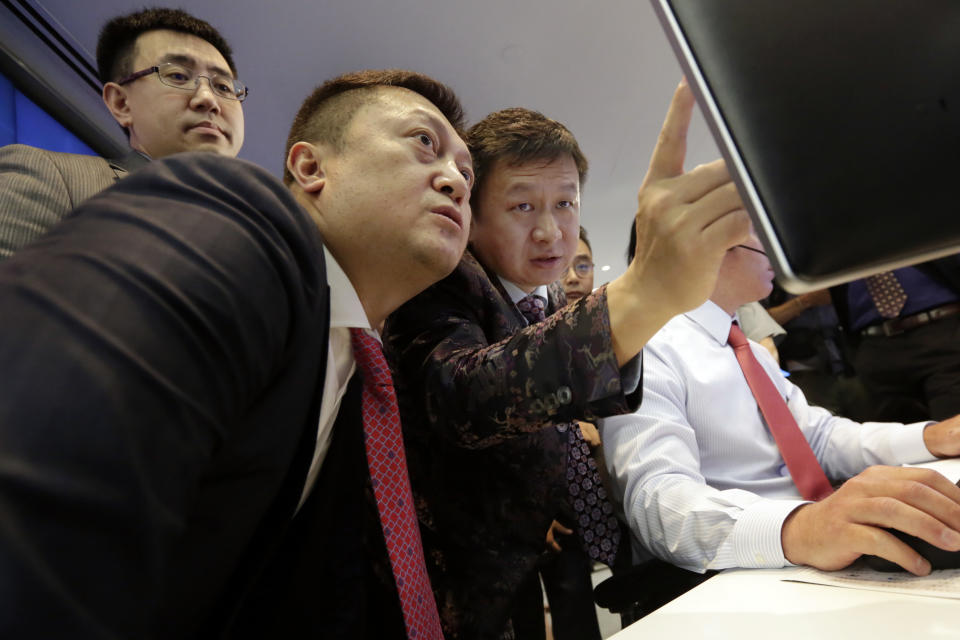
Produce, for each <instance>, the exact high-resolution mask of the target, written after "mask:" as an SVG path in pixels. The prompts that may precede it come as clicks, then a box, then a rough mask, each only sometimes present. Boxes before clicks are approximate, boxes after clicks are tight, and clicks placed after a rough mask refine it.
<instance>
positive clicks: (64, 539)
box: [0, 71, 472, 639]
mask: <svg viewBox="0 0 960 640" xmlns="http://www.w3.org/2000/svg"><path fill="white" fill-rule="evenodd" d="M461 118H462V112H461V109H460V106H459V103H458V102H457V99H456V97H455V96H454V95H453V93H452V92H451V91H450V90H449V89H448V88H447V87H445V86H444V85H442V84H440V83H437V82H436V81H433V80H432V79H430V78H427V77H425V76H422V75H419V74H415V73H412V72H403V71H391V72H361V73H357V74H348V75H346V76H342V77H340V78H337V79H334V80H332V81H330V82H328V83H326V84H324V85H322V86H321V87H319V88H318V89H317V90H316V91H315V92H314V93H313V94H312V95H311V96H310V97H309V98H308V99H307V101H306V102H305V103H304V105H303V106H302V108H301V110H300V112H299V114H298V116H297V119H296V121H295V122H294V125H293V128H292V130H291V134H290V139H289V141H288V145H287V147H288V149H289V153H288V159H287V165H286V168H287V182H288V184H289V185H290V190H288V189H285V188H284V186H283V185H281V184H280V183H279V182H278V181H276V180H275V179H274V178H272V177H271V176H270V175H268V174H267V173H266V172H265V171H263V170H262V169H259V168H257V167H255V166H253V165H251V164H249V163H245V162H242V161H239V160H233V159H225V158H220V157H217V156H215V155H213V154H195V153H192V154H176V155H174V156H171V157H169V158H166V159H163V160H160V161H157V162H154V163H151V164H150V165H149V166H148V167H145V168H144V169H143V170H141V171H138V172H137V173H136V174H134V175H131V176H130V177H128V178H126V179H124V180H123V181H121V182H119V183H118V184H116V185H114V186H113V187H111V188H109V189H107V190H106V191H104V192H103V193H102V194H100V195H98V196H95V197H93V198H91V199H90V200H89V201H87V202H86V203H85V204H83V205H82V206H81V207H80V208H79V209H78V215H75V216H71V217H69V218H68V219H67V220H65V221H64V222H63V223H62V224H61V225H58V226H57V227H56V229H54V230H52V231H51V232H50V233H49V234H48V235H47V237H46V238H45V239H44V241H43V242H39V243H35V244H33V245H31V246H30V247H26V248H24V249H23V250H22V251H20V252H18V253H17V254H15V255H14V256H12V257H11V258H10V259H8V260H6V261H4V262H3V263H2V264H0V308H2V309H3V313H2V314H0V366H2V367H3V371H4V380H5V382H4V385H3V392H2V393H0V441H2V442H3V443H4V446H3V447H2V448H0V504H2V505H3V518H2V524H0V567H2V571H0V592H2V593H3V594H4V595H5V596H6V603H7V605H6V607H5V608H3V609H2V610H0V635H2V636H4V637H38V638H39V637H72V638H101V637H102V638H106V637H123V638H152V637H158V638H160V637H162V638H174V637H175V638H190V637H202V638H215V637H230V638H235V637H257V638H264V637H294V636H295V635H298V634H299V635H303V636H305V637H317V638H319V637H323V638H358V637H369V638H404V637H406V636H407V633H406V631H405V625H406V626H410V624H411V622H410V620H409V619H408V617H407V611H408V609H407V605H408V601H407V600H405V601H404V602H403V603H402V607H401V603H400V602H399V598H398V594H397V591H398V588H397V584H398V583H396V582H395V580H394V577H393V574H392V563H393V560H392V556H391V560H390V562H389V563H388V562H387V561H386V554H387V549H386V548H385V543H384V536H385V533H384V531H382V530H381V525H380V522H379V517H378V510H379V509H380V508H381V506H382V505H381V504H380V503H379V502H376V503H374V502H373V501H372V500H368V499H366V497H365V496H367V492H368V490H369V488H370V487H369V477H368V473H367V457H375V456H377V455H380V453H381V451H382V450H381V449H379V448H378V445H375V444H374V445H371V444H369V443H365V442H364V435H363V434H364V430H363V427H362V426H361V424H360V413H361V407H360V396H361V391H360V386H361V385H360V381H359V380H358V379H357V376H354V375H353V373H354V371H355V369H356V367H355V362H356V361H355V358H354V355H353V351H354V349H356V348H357V346H356V344H357V343H356V342H354V340H353V339H354V337H355V336H357V337H359V338H360V340H361V341H365V342H367V343H369V341H370V333H371V330H370V328H371V327H376V326H378V325H379V324H380V323H381V322H382V321H383V319H384V317H385V316H386V315H387V314H388V313H389V312H390V311H391V310H392V309H393V308H395V307H396V306H398V305H399V304H400V303H401V302H402V301H404V300H405V299H408V298H410V297H412V296H413V295H415V294H416V293H417V292H419V291H421V290H422V289H424V288H425V287H426V286H428V285H429V284H430V283H432V282H435V281H437V280H439V279H440V278H442V277H443V276H444V275H446V274H448V273H449V272H450V271H451V270H452V269H453V268H454V267H455V265H456V263H457V261H458V259H459V258H460V255H461V254H462V252H463V249H464V247H465V246H466V241H467V230H468V228H469V224H470V208H469V189H470V181H471V180H472V167H471V161H470V156H469V151H468V149H467V147H466V145H465V143H464V142H463V141H462V140H461V138H460V137H459V135H458V133H457V128H456V125H458V124H459V121H460V119H461ZM451 123H453V124H451ZM291 192H292V193H291ZM371 246H373V247H376V248H377V250H376V251H370V247H371ZM377 348H378V347H377ZM385 369H386V366H385V364H384V365H383V368H382V370H385ZM365 372H366V370H365ZM362 377H364V378H366V373H364V374H363V376H362ZM368 382H369V380H364V385H363V387H364V394H366V393H367V387H368V385H367V383H368ZM384 393H385V392H384ZM364 402H366V400H364ZM365 406H366V405H365ZM364 424H366V418H364ZM397 430H398V431H399V427H397ZM375 435H379V434H376V433H375ZM401 451H402V449H401ZM383 453H386V451H383ZM405 478H406V470H405V468H402V465H398V467H397V471H396V473H395V475H394V477H393V478H392V479H393V480H397V481H399V482H400V483H401V484H402V483H403V482H405ZM388 479H389V478H388ZM406 491H407V495H408V496H409V487H408V485H407V490H406ZM377 500H378V501H379V498H377ZM407 504H408V505H409V504H410V501H409V499H408V500H407ZM409 523H410V524H411V525H412V527H410V528H408V530H411V531H414V532H416V520H415V516H414V515H413V513H412V508H411V509H410V516H409ZM386 535H387V536H388V537H389V536H390V535H391V533H390V532H387V533H386ZM408 553H409V554H410V555H409V556H408V557H409V558H410V559H411V560H410V562H414V563H417V562H419V567H420V568H421V571H422V569H423V561H422V551H421V549H420V543H419V540H412V541H411V542H410V543H409V551H408ZM393 570H395V569H393ZM405 584H406V583H404V584H401V585H400V590H401V592H402V591H403V589H404V588H405ZM425 593H426V594H427V595H426V600H425V601H426V602H427V603H429V604H430V605H431V606H432V604H433V601H432V599H431V598H430V597H429V587H428V586H427V588H426V590H425ZM432 611H433V620H434V624H433V630H434V631H435V633H431V632H430V626H429V621H428V623H427V624H426V625H425V626H424V627H421V629H425V630H424V631H421V633H420V634H419V636H418V637H421V638H434V639H436V638H439V637H440V636H439V621H438V620H437V618H436V611H435V609H433V610H432ZM425 613H426V614H428V615H429V613H430V612H429V610H427V611H426V612H425Z"/></svg>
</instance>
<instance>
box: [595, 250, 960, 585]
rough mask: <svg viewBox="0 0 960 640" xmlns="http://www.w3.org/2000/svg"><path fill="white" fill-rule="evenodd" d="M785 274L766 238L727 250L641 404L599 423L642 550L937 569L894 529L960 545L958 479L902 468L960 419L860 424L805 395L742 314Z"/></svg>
mask: <svg viewBox="0 0 960 640" xmlns="http://www.w3.org/2000/svg"><path fill="white" fill-rule="evenodd" d="M632 246H633V244H632V242H631V244H630V247H632ZM772 280H773V270H772V269H771V267H770V262H769V260H768V259H767V256H766V254H765V253H764V251H763V249H762V248H761V245H760V241H759V239H758V238H757V236H756V235H751V237H750V238H749V240H747V241H746V242H743V243H742V244H738V245H737V246H735V247H733V248H732V249H730V250H729V251H728V252H727V255H726V256H725V257H724V259H723V262H722V265H721V267H720V275H719V277H718V279H717V285H716V288H715V289H714V291H713V293H712V294H711V296H710V299H709V300H707V302H705V303H704V304H703V305H701V306H700V307H698V308H696V309H693V310H691V311H689V312H687V313H684V314H681V315H678V316H677V317H675V318H673V319H672V320H671V321H670V322H668V323H667V324H666V325H665V326H664V327H663V329H661V330H660V331H659V332H658V333H657V334H656V335H655V336H653V337H652V338H651V339H650V341H649V342H648V343H647V345H646V346H645V347H644V349H643V361H644V380H643V404H642V405H641V406H640V408H639V409H638V410H637V411H636V413H634V414H628V415H621V416H614V417H610V418H606V419H604V420H602V421H601V424H600V433H601V435H602V436H603V450H604V454H605V458H606V464H607V468H608V470H609V471H610V477H611V480H612V482H613V485H614V491H615V492H616V494H617V495H618V497H619V498H620V499H621V501H622V504H623V508H624V511H625V513H626V517H627V521H628V524H629V526H630V529H631V531H632V533H633V538H634V543H635V544H634V547H633V549H634V558H635V560H639V559H640V558H642V557H644V556H647V557H649V555H648V554H649V553H652V554H653V555H655V556H657V557H658V558H660V559H662V560H666V561H668V562H671V563H673V564H676V565H678V566H680V567H683V568H685V569H689V570H691V571H695V572H698V573H704V572H707V571H710V570H719V569H725V568H730V567H748V568H764V567H767V568H772V567H782V566H787V565H789V564H803V565H811V566H813V567H816V568H819V569H824V570H836V569H842V568H844V567H846V566H848V565H849V564H851V563H852V562H853V561H855V560H856V559H857V558H859V557H860V556H861V555H874V556H880V557H882V558H885V559H886V560H888V561H891V562H894V563H896V564H898V565H900V566H901V567H903V568H904V569H906V570H908V571H910V572H912V573H915V574H917V575H925V574H927V573H929V572H930V570H931V564H930V562H928V561H927V559H925V558H924V557H921V556H920V555H919V554H918V553H917V552H916V551H915V550H913V549H912V548H910V547H908V546H907V544H905V543H904V542H902V541H901V540H899V539H898V538H897V537H895V536H894V535H892V534H890V533H888V532H886V531H884V529H885V528H894V529H897V530H899V531H902V532H905V533H907V534H910V535H913V536H916V537H919V538H922V539H924V540H925V541H927V542H929V543H930V544H933V545H935V546H937V547H940V548H941V549H945V550H948V551H956V550H960V488H957V487H956V486H955V485H954V484H953V483H951V482H950V481H949V480H948V479H947V478H946V477H944V476H942V475H940V474H939V473H936V472H935V471H932V470H930V469H921V468H905V467H901V466H898V465H901V464H905V463H919V462H925V461H929V460H933V459H934V457H942V458H944V457H954V456H957V455H960V417H957V416H954V417H952V418H949V419H947V420H944V421H943V422H918V423H914V424H909V425H903V424H899V423H879V422H866V423H863V424H860V423H857V422H854V421H852V420H848V419H846V418H842V417H840V416H834V415H832V414H831V413H830V412H828V411H827V410H825V409H822V408H820V407H816V406H812V405H810V404H808V402H807V400H806V398H805V397H804V395H803V392H802V391H801V390H800V389H799V388H798V387H796V386H794V385H793V384H791V383H790V382H789V381H788V380H787V379H786V378H785V377H784V376H783V375H782V374H781V372H780V368H779V366H778V364H777V362H776V361H775V360H774V359H773V357H772V356H771V355H770V353H769V352H768V351H767V350H766V349H764V348H763V347H762V346H761V345H760V344H758V343H756V342H753V341H751V340H748V339H747V338H746V337H745V336H744V333H743V330H742V329H741V328H740V327H739V326H738V323H737V318H736V315H735V313H736V310H737V308H738V307H740V306H741V305H743V304H745V303H747V302H752V301H755V300H759V299H761V298H764V297H766V296H767V295H769V293H770V290H771V288H772ZM881 465H891V466H881ZM840 482H843V484H842V485H841V486H839V487H838V488H836V489H834V488H833V486H834V485H836V484H838V483H840Z"/></svg>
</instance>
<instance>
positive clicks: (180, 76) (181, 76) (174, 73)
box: [117, 62, 250, 102]
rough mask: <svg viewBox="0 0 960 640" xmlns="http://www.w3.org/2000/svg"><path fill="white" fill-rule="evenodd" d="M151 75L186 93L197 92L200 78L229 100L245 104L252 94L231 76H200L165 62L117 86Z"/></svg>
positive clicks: (187, 69)
mask: <svg viewBox="0 0 960 640" xmlns="http://www.w3.org/2000/svg"><path fill="white" fill-rule="evenodd" d="M151 73H156V74H157V78H159V79H160V82H162V83H163V84H165V85H167V86H168V87H173V88H174V89H183V90H184V91H196V89H197V87H199V86H200V78H206V79H207V83H208V84H209V85H210V90H211V91H213V93H214V94H216V95H218V96H220V97H221V98H226V99H227V100H239V101H240V102H243V101H244V100H246V99H247V95H248V94H249V93H250V89H248V88H247V86H246V85H245V84H243V83H242V82H240V81H239V80H236V79H234V78H231V77H230V76H225V75H222V74H219V73H215V74H213V75H210V76H205V75H200V74H198V73H196V72H194V70H193V69H191V68H190V67H185V66H183V65H180V64H174V63H173V62H164V63H162V64H158V65H157V66H155V67H150V68H149V69H144V70H143V71H137V72H136V73H132V74H130V75H129V76H127V77H126V78H124V79H123V80H120V81H119V82H118V83H117V84H119V85H124V84H127V83H129V82H133V81H134V80H136V79H138V78H142V77H144V76H148V75H150V74H151Z"/></svg>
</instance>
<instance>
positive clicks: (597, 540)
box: [517, 294, 620, 567]
mask: <svg viewBox="0 0 960 640" xmlns="http://www.w3.org/2000/svg"><path fill="white" fill-rule="evenodd" d="M545 306H546V305H545V304H544V301H543V298H541V297H540V296H538V295H534V294H530V295H528V296H526V297H525V298H522V299H521V300H519V301H518V302H517V308H518V309H519V310H520V313H522V314H523V317H524V318H526V319H527V322H529V323H530V324H536V323H537V322H542V321H543V320H545V319H546V315H545V313H544V309H545ZM557 430H558V431H561V432H563V431H564V430H565V431H566V432H567V488H568V489H569V491H570V502H571V504H572V505H573V510H574V511H575V512H576V516H577V533H578V534H579V535H580V540H581V541H582V542H583V548H584V550H585V551H586V552H587V554H588V555H589V556H590V557H591V558H593V559H594V560H599V561H600V562H603V563H604V564H606V565H607V566H610V567H612V566H613V559H614V557H615V556H616V555H617V547H618V546H619V544H620V526H619V525H618V524H617V518H616V516H615V515H614V511H613V505H612V504H610V500H608V499H607V491H606V489H604V487H603V481H602V480H601V478H600V471H599V470H598V469H597V463H596V462H595V461H594V460H593V455H591V453H590V445H588V444H587V442H586V441H585V440H584V439H583V433H581V432H580V428H579V427H578V426H576V425H575V424H574V425H569V424H563V425H557Z"/></svg>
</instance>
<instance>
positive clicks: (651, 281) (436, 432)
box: [385, 83, 748, 638]
mask: <svg viewBox="0 0 960 640" xmlns="http://www.w3.org/2000/svg"><path fill="white" fill-rule="evenodd" d="M692 108H693V96H692V94H691V93H690V90H689V88H688V87H687V86H686V84H685V83H684V84H682V85H681V86H680V87H679V88H678V90H677V93H676V95H675V96H674V101H673V103H672V104H671V108H670V111H669V113H668V116H667V120H666V122H665V124H664V129H663V132H662V134H661V139H660V142H659V143H658V146H657V149H656V150H655V152H654V155H653V159H652V161H651V166H650V171H649V173H648V175H647V178H646V180H645V182H644V184H643V186H642V187H641V191H640V203H639V206H640V208H639V212H638V214H637V224H638V225H640V226H641V227H642V233H641V234H640V237H641V238H643V239H644V245H643V246H641V247H639V256H640V257H639V258H638V259H637V260H635V261H634V262H632V263H631V264H630V265H629V267H628V270H627V273H626V274H624V275H623V276H621V277H620V278H617V279H616V280H614V281H613V282H611V283H610V284H609V285H607V286H604V287H600V288H599V289H598V290H597V291H596V292H594V293H592V294H590V295H588V296H586V297H584V298H583V299H581V300H580V301H579V302H577V303H575V304H573V305H571V306H569V307H566V308H562V307H563V306H564V303H565V300H564V296H563V293H562V290H561V289H560V287H559V285H558V284H556V282H555V281H556V280H558V279H559V278H560V277H561V276H562V275H563V272H564V271H565V270H566V268H567V266H568V265H569V263H570V260H571V259H572V257H573V251H574V248H575V247H576V243H577V237H578V227H579V219H580V215H579V203H580V187H581V184H582V182H583V178H584V176H585V173H586V160H585V159H584V158H583V154H582V153H581V152H580V150H579V147H578V146H577V143H576V140H575V139H574V138H573V136H572V134H571V133H570V132H569V131H568V130H567V129H566V128H565V127H564V126H563V125H561V124H560V123H558V122H556V121H553V120H550V119H549V118H546V117H544V116H543V115H541V114H539V113H536V112H532V111H529V110H526V109H507V110H504V111H501V112H497V113H494V114H491V115H490V116H488V117H487V118H485V119H484V120H483V121H481V122H480V123H478V124H476V125H474V127H472V128H471V130H470V131H469V132H468V136H467V140H468V143H469V144H470V146H471V152H472V153H473V156H474V165H475V167H476V176H477V179H476V182H475V185H474V189H473V208H474V211H475V216H474V226H473V228H472V229H471V243H470V251H468V252H467V253H466V254H465V255H464V257H463V260H461V262H460V264H459V265H458V267H457V269H456V270H455V271H454V272H453V273H452V274H451V275H450V276H449V277H447V278H446V279H444V280H443V281H441V282H439V283H438V284H436V285H434V286H432V287H430V288H429V289H427V290H426V291H425V292H424V293H422V294H421V295H419V296H417V297H416V298H414V299H413V300H411V301H410V302H409V303H407V304H405V305H403V306H402V307H401V308H400V309H399V310H397V311H396V312H395V313H394V314H393V315H392V316H391V317H390V318H389V319H388V321H387V325H386V329H385V345H386V350H387V355H388V359H389V360H390V361H391V366H392V367H393V370H394V373H395V379H396V380H397V389H398V397H399V400H400V410H401V414H402V415H403V425H404V430H405V431H404V436H405V442H406V443H407V449H408V457H409V461H410V469H411V480H412V483H413V487H414V494H415V496H416V499H417V507H418V512H419V516H420V521H421V530H422V535H423V540H424V547H425V551H426V554H427V559H428V569H430V571H431V580H432V582H433V586H434V590H435V593H436V595H437V600H438V605H439V607H440V614H441V618H442V619H443V623H444V631H445V633H446V634H447V638H489V637H499V636H506V637H511V636H512V630H511V624H510V621H509V620H508V618H509V611H510V608H511V605H512V603H513V602H512V601H513V599H514V597H515V594H516V590H517V588H518V586H519V585H520V583H521V582H522V581H523V580H524V579H525V578H526V577H527V576H528V575H530V574H531V573H532V571H533V568H534V563H535V561H536V559H537V557H538V556H539V555H540V554H541V552H542V551H543V548H544V539H545V536H546V533H547V529H548V527H549V526H550V523H551V521H552V519H553V517H554V516H555V515H556V514H557V513H559V512H560V511H561V509H560V505H561V504H562V503H563V501H564V500H566V499H567V495H568V487H567V482H566V477H565V473H566V470H567V454H568V438H569V437H570V429H569V428H568V427H567V425H568V423H570V422H572V421H573V420H575V419H586V420H595V419H597V418H599V417H601V416H606V415H611V414H617V413H624V412H626V411H629V410H631V409H633V408H636V406H637V404H638V402H639V399H640V392H641V389H640V386H639V384H638V383H639V374H640V370H639V363H638V362H636V361H634V358H635V356H636V355H637V353H638V352H639V351H640V350H641V348H642V347H643V344H644V342H645V341H646V339H647V338H648V337H649V336H650V335H652V334H653V333H654V332H655V331H656V330H657V329H658V328H659V327H660V326H661V325H662V324H663V323H664V322H665V321H666V320H667V319H668V318H670V317H671V316H673V315H675V314H676V313H678V312H680V311H681V310H684V309H687V308H689V307H690V306H695V305H696V304H699V303H700V302H702V301H703V300H704V299H705V298H706V296H707V295H709V292H710V291H711V290H712V288H713V284H714V281H715V279H716V273H717V268H718V266H719V264H720V261H721V260H722V258H723V255H724V253H725V251H726V249H727V248H728V247H730V246H733V245H734V244H737V243H738V242H740V241H741V240H742V239H744V238H746V235H747V232H748V231H747V230H748V224H747V219H746V215H745V213H744V211H743V210H742V205H741V203H740V199H739V196H738V195H737V191H736V188H735V187H734V186H733V185H732V183H731V182H730V178H729V176H728V174H727V171H726V169H725V167H724V165H723V163H722V162H720V161H717V162H714V163H711V164H709V165H703V166H701V167H698V168H697V169H695V170H693V171H691V172H690V173H687V174H684V173H683V156H684V140H685V136H686V130H687V125H688V123H689V118H690V114H691V111H692ZM548 283H553V284H548ZM530 295H539V296H540V297H541V298H540V301H539V304H538V306H540V307H545V312H546V313H547V314H551V313H552V315H549V317H548V318H547V319H546V321H545V322H534V323H532V324H531V323H528V320H527V319H525V316H524V315H523V313H522V312H521V310H520V305H519V304H518V303H524V306H529V304H531V303H535V301H534V300H533V299H532V298H530Z"/></svg>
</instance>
